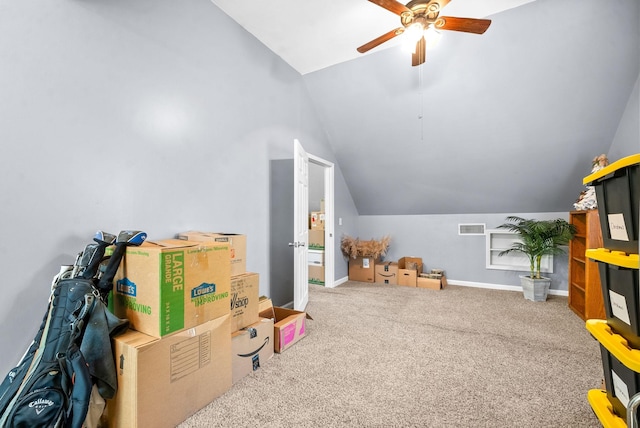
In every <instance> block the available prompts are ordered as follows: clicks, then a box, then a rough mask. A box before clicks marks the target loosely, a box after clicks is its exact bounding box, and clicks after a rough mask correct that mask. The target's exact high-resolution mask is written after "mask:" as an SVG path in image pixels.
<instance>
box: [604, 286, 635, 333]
mask: <svg viewBox="0 0 640 428" xmlns="http://www.w3.org/2000/svg"><path fill="white" fill-rule="evenodd" d="M609 301H610V302H611V312H612V313H613V316H614V317H616V318H618V319H619V320H620V321H623V322H625V323H626V324H627V325H631V320H630V319H629V309H628V308H627V299H625V297H624V296H623V295H622V294H618V293H616V292H615V291H613V290H609Z"/></svg>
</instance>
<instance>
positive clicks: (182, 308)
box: [113, 239, 231, 337]
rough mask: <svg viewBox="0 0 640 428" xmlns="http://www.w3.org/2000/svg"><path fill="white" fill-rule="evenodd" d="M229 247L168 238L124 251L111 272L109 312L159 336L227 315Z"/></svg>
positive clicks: (134, 326) (135, 326)
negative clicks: (111, 294) (120, 261)
mask: <svg viewBox="0 0 640 428" xmlns="http://www.w3.org/2000/svg"><path fill="white" fill-rule="evenodd" d="M229 272H230V259H229V244H228V243H226V242H199V241H182V240H179V239H167V240H163V241H146V242H145V243H143V244H142V245H141V246H139V247H128V248H127V252H126V254H125V256H124V258H123V260H122V263H121V264H120V268H119V269H118V273H117V274H116V277H115V281H114V290H113V297H114V298H113V308H114V313H115V314H116V315H117V316H118V317H120V318H128V319H129V322H130V325H131V327H132V328H133V329H134V330H138V331H141V332H143V333H146V334H148V335H150V336H154V337H163V336H165V335H167V334H170V333H175V332H177V331H180V330H184V329H186V328H191V327H195V326H197V325H199V324H202V323H205V322H207V321H210V320H212V319H215V318H218V317H220V316H222V315H229V288H230V282H231V275H229Z"/></svg>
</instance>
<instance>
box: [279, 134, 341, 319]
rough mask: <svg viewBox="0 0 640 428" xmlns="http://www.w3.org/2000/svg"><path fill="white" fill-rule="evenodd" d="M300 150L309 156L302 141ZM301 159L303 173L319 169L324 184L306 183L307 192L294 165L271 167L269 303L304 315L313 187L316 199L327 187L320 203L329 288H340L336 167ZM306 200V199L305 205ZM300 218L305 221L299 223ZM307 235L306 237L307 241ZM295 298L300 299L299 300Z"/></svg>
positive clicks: (310, 158) (311, 158) (284, 161)
mask: <svg viewBox="0 0 640 428" xmlns="http://www.w3.org/2000/svg"><path fill="white" fill-rule="evenodd" d="M296 144H297V145H298V149H296V151H297V150H300V151H302V152H304V149H303V148H302V145H301V144H300V143H299V142H298V141H297V140H296V141H295V142H294V147H295V145H296ZM297 159H298V160H299V161H300V160H302V164H303V166H302V167H301V168H299V169H300V171H305V169H306V171H309V168H314V169H316V168H319V169H320V174H318V176H317V177H319V178H318V179H313V180H312V181H311V183H309V182H307V185H306V186H304V184H301V185H299V184H298V183H297V180H296V175H297V174H296V172H295V170H296V169H297V168H296V167H295V166H294V159H276V160H271V161H270V186H269V187H270V208H269V212H270V220H269V223H270V237H269V241H270V242H269V259H270V261H269V266H270V275H269V276H270V278H269V297H271V300H272V301H273V303H274V305H276V306H283V307H294V308H295V309H298V308H302V309H304V306H306V303H307V297H308V289H309V284H308V264H307V249H308V227H309V223H308V217H309V212H310V211H309V202H308V198H309V191H310V190H309V188H310V187H311V194H312V195H317V194H318V193H317V192H316V190H317V189H316V187H323V190H322V192H321V196H320V197H321V198H323V199H324V210H325V229H324V235H325V253H324V260H325V263H324V278H325V284H324V285H325V287H334V283H335V281H334V275H335V269H334V264H335V261H334V256H335V249H334V246H335V240H334V221H333V218H334V165H333V163H331V162H329V161H327V160H325V159H322V158H320V157H318V156H315V155H312V154H306V153H304V154H303V156H300V157H298V158H297ZM318 180H321V183H318ZM302 183H304V180H303V181H302ZM299 187H301V188H299ZM314 197H315V196H314ZM303 198H306V199H304V200H303ZM295 200H298V203H297V204H296V203H294V202H295ZM296 217H297V218H298V221H297V223H300V224H301V226H299V228H298V229H296V227H295V223H296V221H295V220H296ZM301 218H303V219H304V221H300V219H301ZM305 233H307V236H306V237H305ZM301 242H302V244H301ZM294 268H295V269H294ZM302 274H304V276H303V275H302ZM300 277H302V279H298V280H297V283H296V278H300ZM296 294H299V296H297V297H296ZM296 306H297V307H296ZM302 309H301V310H302Z"/></svg>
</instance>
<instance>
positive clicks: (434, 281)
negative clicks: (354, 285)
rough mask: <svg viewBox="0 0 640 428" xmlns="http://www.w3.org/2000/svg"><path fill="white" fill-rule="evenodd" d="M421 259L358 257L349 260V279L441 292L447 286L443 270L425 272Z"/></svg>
mask: <svg viewBox="0 0 640 428" xmlns="http://www.w3.org/2000/svg"><path fill="white" fill-rule="evenodd" d="M423 269H424V264H423V263H422V258H420V257H402V258H400V259H399V260H398V261H397V262H393V261H381V260H380V259H379V258H378V259H374V258H371V257H357V258H355V259H349V279H350V280H352V281H361V282H376V283H381V284H393V285H403V286H406V287H418V288H430V289H433V290H440V289H443V288H445V287H446V286H447V278H446V277H445V275H444V270H442V269H431V271H430V272H429V273H426V272H423Z"/></svg>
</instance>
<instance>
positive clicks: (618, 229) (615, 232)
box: [607, 214, 629, 242]
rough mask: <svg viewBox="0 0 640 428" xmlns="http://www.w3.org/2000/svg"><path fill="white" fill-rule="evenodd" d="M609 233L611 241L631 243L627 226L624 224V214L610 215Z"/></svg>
mask: <svg viewBox="0 0 640 428" xmlns="http://www.w3.org/2000/svg"><path fill="white" fill-rule="evenodd" d="M607 218H608V219H609V233H610V234H611V239H615V240H616V241H627V242H628V241H629V234H628V233H627V226H625V224H624V215H622V214H609V215H608V216H607Z"/></svg>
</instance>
